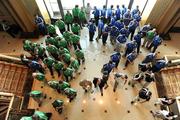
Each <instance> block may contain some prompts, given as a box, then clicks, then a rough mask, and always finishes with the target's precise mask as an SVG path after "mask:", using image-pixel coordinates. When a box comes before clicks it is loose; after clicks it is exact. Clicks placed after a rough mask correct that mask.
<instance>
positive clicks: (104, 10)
mask: <svg viewBox="0 0 180 120" xmlns="http://www.w3.org/2000/svg"><path fill="white" fill-rule="evenodd" d="M101 16H103V17H106V9H102V10H101Z"/></svg>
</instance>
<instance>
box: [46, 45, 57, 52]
mask: <svg viewBox="0 0 180 120" xmlns="http://www.w3.org/2000/svg"><path fill="white" fill-rule="evenodd" d="M46 50H47V51H48V52H49V53H52V54H59V49H58V48H57V47H56V46H54V45H49V46H47V47H46Z"/></svg>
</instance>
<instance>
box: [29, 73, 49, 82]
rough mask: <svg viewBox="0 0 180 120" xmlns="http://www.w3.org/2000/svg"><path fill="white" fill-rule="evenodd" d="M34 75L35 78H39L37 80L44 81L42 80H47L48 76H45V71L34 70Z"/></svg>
mask: <svg viewBox="0 0 180 120" xmlns="http://www.w3.org/2000/svg"><path fill="white" fill-rule="evenodd" d="M32 76H33V78H34V79H37V80H39V81H42V82H44V83H46V82H47V80H46V77H45V74H43V73H40V72H34V73H33V74H32Z"/></svg>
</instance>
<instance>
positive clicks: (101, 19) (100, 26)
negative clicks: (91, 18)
mask: <svg viewBox="0 0 180 120" xmlns="http://www.w3.org/2000/svg"><path fill="white" fill-rule="evenodd" d="M103 29H104V23H103V18H102V17H101V18H100V19H99V22H98V36H97V38H96V40H97V41H98V40H99V39H100V38H101V35H102V31H103Z"/></svg>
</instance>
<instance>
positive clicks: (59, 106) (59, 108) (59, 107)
mask: <svg viewBox="0 0 180 120" xmlns="http://www.w3.org/2000/svg"><path fill="white" fill-rule="evenodd" d="M63 104H64V102H63V100H58V99H57V100H55V101H54V102H53V103H52V106H53V107H54V108H55V110H56V111H58V113H62V111H63Z"/></svg>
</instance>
